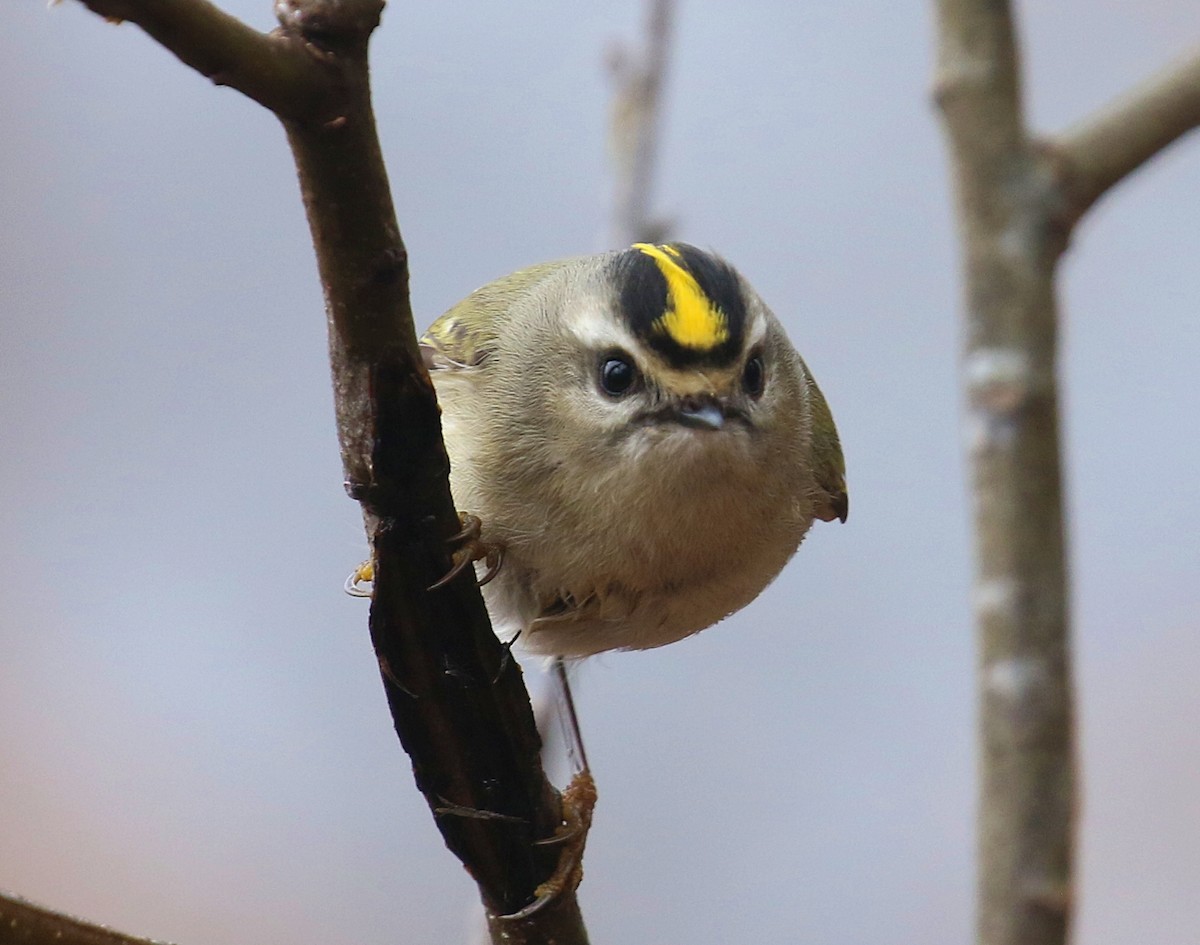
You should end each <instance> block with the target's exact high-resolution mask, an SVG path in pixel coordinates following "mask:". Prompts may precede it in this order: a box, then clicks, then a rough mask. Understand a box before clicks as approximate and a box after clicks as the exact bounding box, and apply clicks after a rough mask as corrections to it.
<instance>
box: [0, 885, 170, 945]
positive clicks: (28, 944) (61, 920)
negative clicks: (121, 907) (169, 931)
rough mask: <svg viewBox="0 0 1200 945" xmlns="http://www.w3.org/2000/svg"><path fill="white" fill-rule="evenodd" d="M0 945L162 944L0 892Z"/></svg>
mask: <svg viewBox="0 0 1200 945" xmlns="http://www.w3.org/2000/svg"><path fill="white" fill-rule="evenodd" d="M0 945H162V943H161V942H159V943H155V942H151V941H150V940H148V939H144V938H133V937H132V936H130V935H123V934H121V933H120V932H114V931H113V930H112V929H109V928H105V927H104V926H102V925H92V924H91V923H89V922H83V921H82V920H80V919H76V918H73V917H72V916H68V915H63V914H62V913H61V912H52V911H51V910H49V909H43V908H41V907H40V906H35V905H34V904H33V903H31V902H26V901H25V900H24V899H13V898H10V897H9V896H5V895H3V894H0Z"/></svg>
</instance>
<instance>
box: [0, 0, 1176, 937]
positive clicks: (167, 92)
mask: <svg viewBox="0 0 1200 945" xmlns="http://www.w3.org/2000/svg"><path fill="white" fill-rule="evenodd" d="M224 6H225V8H226V9H228V10H230V11H231V12H234V13H236V14H237V15H239V16H242V17H243V18H245V19H247V20H248V21H249V22H251V23H253V24H255V25H257V26H260V27H264V28H267V27H269V26H270V25H271V22H272V21H271V19H270V10H269V4H268V3H267V2H266V0H225V3H224ZM1021 13H1022V14H1023V21H1022V33H1023V36H1024V38H1025V59H1026V65H1027V75H1028V83H1027V85H1028V88H1029V99H1030V103H1029V111H1030V115H1031V118H1032V122H1033V124H1034V125H1035V126H1037V127H1039V128H1045V129H1054V128H1059V127H1062V126H1063V125H1064V124H1066V123H1069V122H1070V121H1072V120H1073V119H1075V118H1078V117H1080V116H1082V115H1083V114H1085V113H1086V112H1087V111H1089V110H1090V109H1092V108H1093V107H1095V106H1097V105H1099V104H1101V103H1103V102H1105V101H1107V100H1109V99H1110V98H1111V97H1112V96H1114V95H1115V94H1117V93H1119V92H1120V91H1122V90H1123V89H1125V88H1127V87H1128V86H1129V84H1130V83H1131V82H1133V81H1135V80H1137V79H1138V78H1140V77H1142V76H1144V75H1146V74H1147V73H1149V72H1150V71H1152V70H1153V69H1155V68H1157V67H1158V66H1160V65H1161V64H1163V63H1164V62H1165V61H1166V60H1167V59H1168V58H1170V57H1172V56H1174V55H1176V54H1178V53H1180V52H1182V51H1184V50H1185V49H1186V48H1187V46H1188V45H1189V43H1191V42H1194V41H1195V40H1196V39H1197V38H1198V37H1200V8H1198V7H1197V6H1196V4H1194V3H1188V2H1183V0H1160V2H1154V3H1150V4H1147V3H1145V2H1144V0H1101V2H1098V3H1097V2H1091V3H1085V2H1083V0H1059V2H1056V3H1041V4H1024V5H1022V7H1021ZM639 22H640V5H639V3H637V2H634V0H620V2H611V3H606V4H596V3H592V4H583V3H548V2H527V0H518V2H515V3H508V4H487V3H480V2H464V3H456V4H436V5H435V4H429V5H417V4H409V3H400V2H394V3H393V4H392V5H391V6H390V7H389V9H388V10H387V12H386V14H385V17H384V24H383V27H382V29H381V31H380V32H379V33H378V34H377V38H376V40H375V42H374V44H373V50H372V52H373V63H374V80H375V94H376V102H377V108H378V117H379V124H380V129H381V134H382V136H383V143H384V148H385V152H386V154H387V157H388V162H389V166H390V171H391V176H392V183H393V187H394V190H395V194H396V201H397V205H398V211H399V215H400V221H401V225H402V228H403V231H404V235H405V238H406V240H407V242H408V246H409V250H410V253H411V258H412V273H413V297H414V303H415V308H416V310H417V311H418V312H419V313H420V314H419V320H420V322H421V324H422V325H424V324H426V323H428V322H429V321H431V320H432V319H433V318H434V317H435V316H436V315H437V314H439V313H440V312H441V311H442V310H444V309H445V308H446V307H448V306H449V305H450V304H452V303H453V302H454V301H456V300H457V299H458V298H460V297H461V296H463V295H464V294H466V293H467V292H469V291H470V290H471V289H473V288H474V287H476V286H477V285H479V284H481V283H483V282H485V281H488V280H489V279H492V278H494V277H496V276H499V275H502V274H503V273H505V272H508V271H510V270H512V269H515V268H517V267H519V266H522V265H525V264H528V263H532V262H536V261H540V260H544V259H549V258H554V257H558V256H563V255H569V254H573V253H579V252H588V251H592V250H596V249H600V248H602V245H601V241H602V234H603V233H604V232H605V231H606V225H607V218H606V213H607V209H608V195H609V182H608V179H607V177H606V164H605V135H606V130H605V124H606V116H607V103H608V95H609V89H608V87H607V83H606V81H605V78H604V75H603V72H602V68H601V61H602V58H603V51H604V49H605V47H606V44H607V43H608V42H609V41H611V40H612V39H613V38H615V37H618V36H629V35H631V34H632V33H633V32H634V30H635V29H636V28H637V26H638V24H639ZM678 26H679V28H678V32H677V37H676V44H675V49H674V54H673V58H674V61H673V64H672V68H671V72H670V77H669V82H668V89H667V118H666V123H665V127H664V139H663V153H662V163H661V168H660V176H659V181H660V187H659V199H658V201H657V207H658V208H659V209H660V210H661V211H662V212H664V213H666V214H668V215H670V216H672V217H674V218H675V219H676V220H677V221H678V227H677V231H676V233H677V235H678V236H679V237H680V238H683V239H687V240H689V241H691V242H694V243H698V244H700V245H703V246H709V247H712V248H714V249H717V250H719V251H720V252H722V253H724V254H725V255H727V256H728V257H729V258H730V259H731V260H732V261H733V262H734V263H735V264H737V265H738V266H739V267H740V268H741V269H742V270H743V271H744V272H745V273H746V274H747V275H748V276H749V277H750V279H751V280H752V281H753V282H754V283H755V285H756V286H757V288H758V289H759V291H760V292H761V294H762V295H763V297H764V298H765V299H766V300H767V301H768V302H769V303H770V304H771V305H772V306H773V307H774V309H775V311H776V312H777V313H778V314H779V315H780V316H781V317H782V318H783V320H784V321H785V323H786V324H787V325H788V327H789V330H790V332H791V334H792V337H793V339H794V340H795V342H796V344H797V346H798V347H799V348H800V350H801V351H802V352H803V354H804V356H805V357H806V358H807V359H808V361H809V364H810V365H811V366H812V367H813V369H814V371H815V373H816V375H817V377H818V378H819V380H820V382H821V384H822V386H823V388H824V390H825V391H826V393H827V394H828V396H829V399H830V402H831V404H832V406H833V409H834V412H835V414H836V417H837V420H838V424H839V426H840V428H841V431H842V435H843V441H844V443H845V449H846V455H847V461H848V464H849V480H850V489H851V510H852V515H851V518H850V521H849V523H848V525H846V526H842V527H832V526H828V525H818V527H817V528H815V529H814V531H813V533H812V534H811V536H810V538H809V539H808V541H807V542H806V543H805V546H804V547H803V548H802V549H801V551H800V553H799V555H798V556H797V558H796V559H795V561H793V562H792V564H791V565H790V566H789V567H788V569H787V570H786V571H785V573H784V575H783V576H782V577H781V578H780V579H779V580H778V581H777V582H776V583H775V584H774V585H773V586H772V587H771V588H770V589H769V590H768V591H767V592H766V593H765V594H764V595H763V597H762V598H761V599H760V600H759V601H758V602H756V603H755V604H754V605H753V606H751V607H750V608H748V609H747V610H746V611H745V612H743V613H741V614H739V615H737V616H736V617H734V618H732V619H730V620H728V621H726V622H725V623H724V624H722V625H720V626H719V627H717V628H714V629H712V630H709V631H707V632H706V633H703V634H701V635H700V636H699V637H697V638H694V639H691V640H689V641H686V642H683V643H680V644H677V645H675V646H671V647H668V648H666V649H663V650H659V651H655V652H651V653H640V654H621V655H610V656H605V657H602V658H598V659H595V660H592V661H590V662H589V663H588V664H587V665H586V666H585V667H584V669H583V671H582V673H581V679H580V683H579V687H578V689H579V697H580V699H581V702H582V706H581V710H582V713H583V720H584V726H585V729H586V733H587V737H588V747H589V751H590V753H591V757H592V761H593V764H594V766H595V769H596V772H597V775H598V778H599V781H600V790H601V798H600V805H599V808H598V810H597V816H596V824H595V828H594V829H593V831H592V835H591V840H590V843H589V848H588V857H587V878H586V880H585V883H584V886H583V888H582V890H581V896H582V900H583V904H584V908H585V913H586V915H587V918H588V924H589V927H590V929H591V932H592V936H593V939H594V940H595V941H597V942H622V943H627V945H632V943H647V945H659V943H669V942H682V941H687V942H691V943H697V945H700V943H712V945H717V943H730V942H748V941H764V942H766V941H770V942H776V941H802V942H806V943H830V945H833V943H839V945H844V943H854V945H876V943H878V945H884V943H888V945H898V943H914V942H919V943H922V945H950V943H960V942H962V941H965V940H967V938H968V936H969V932H970V928H971V897H972V887H973V874H972V808H973V803H974V802H973V792H974V758H973V748H972V734H973V692H972V674H973V659H974V657H973V652H972V643H971V624H970V607H969V581H970V570H971V566H970V545H969V532H968V511H967V510H968V506H967V502H966V496H965V491H964V486H963V469H962V461H961V459H960V451H959V444H960V431H959V395H958V385H957V379H956V373H955V370H956V361H957V311H956V308H957V298H958V273H957V259H956V250H955V246H954V241H953V238H954V233H953V224H952V220H951V215H950V209H949V200H948V190H947V183H946V174H945V158H944V152H943V147H942V140H941V135H940V130H939V128H938V127H937V125H936V123H935V119H934V115H933V113H932V110H931V108H930V106H929V104H928V95H927V90H928V87H929V82H930V74H931V71H932V56H933V53H932V25H931V22H930V8H929V6H928V4H911V3H910V4H898V3H890V2H884V0H857V2H851V3H840V4H800V3H794V2H766V0H763V2H746V3H741V4H729V3H717V2H712V0H709V2H702V0H691V2H688V0H684V2H683V3H681V9H680V13H679V24H678ZM0 53H2V60H0V62H2V63H3V64H2V65H0V69H2V70H3V77H4V81H3V82H0V117H2V119H3V129H4V131H3V134H2V137H0V220H2V221H3V226H2V227H0V536H2V537H0V582H2V584H0V758H2V759H3V761H2V762H0V888H4V889H7V890H10V891H14V892H18V893H21V894H23V895H26V896H28V897H30V898H32V899H35V900H39V901H43V902H46V903H49V904H52V905H54V906H56V907H60V908H63V909H66V910H69V911H72V912H76V913H79V914H82V915H84V916H87V917H90V918H92V919H94V920H98V921H102V922H105V923H108V924H111V925H113V926H116V927H118V928H122V929H125V930H127V931H130V932H136V933H139V934H144V935H151V936H154V937H157V938H165V939H172V940H175V941H180V942H184V943H195V945H201V943H203V945H226V943H229V945H232V943H245V942H250V941H254V942H259V943H262V945H271V943H281V945H282V943H294V942H318V941H320V942H331V943H336V942H345V943H351V942H355V943H372V942H379V943H384V942H396V941H401V942H456V941H461V940H462V937H463V935H464V934H465V929H466V928H467V927H468V925H469V923H470V916H471V915H472V914H473V911H472V910H473V909H474V906H473V887H472V885H471V884H470V882H469V881H468V880H467V878H466V877H465V875H464V874H463V872H462V870H461V868H460V867H459V865H458V864H457V862H456V861H455V860H454V859H453V858H452V857H451V856H450V855H449V854H448V853H446V852H445V850H444V849H443V848H442V845H441V842H440V839H439V837H438V835H437V833H436V831H435V829H434V827H433V824H432V822H431V820H430V817H429V816H428V813H427V812H426V810H425V807H424V803H423V801H422V800H421V798H420V796H419V795H418V794H417V793H416V791H415V790H414V789H413V787H412V784H411V778H410V775H409V771H408V765H407V759H406V758H405V756H404V755H403V754H402V752H401V750H400V748H399V745H398V744H397V742H396V740H395V738H394V736H393V734H392V732H391V725H390V720H389V718H388V716H387V712H386V708H385V705H384V700H383V696H382V692H381V690H380V686H379V682H378V677H377V671H376V666H375V663H374V660H373V658H372V656H371V652H370V646H369V643H368V640H367V635H366V627H365V618H366V607H365V604H363V603H362V602H361V601H355V600H352V599H349V598H347V597H346V596H345V595H343V594H342V592H341V583H342V581H343V579H344V578H345V576H346V574H347V573H349V571H350V570H351V569H352V568H353V567H354V566H355V564H357V562H358V561H359V560H360V558H361V557H362V555H363V551H364V543H363V537H362V533H361V528H360V525H359V517H358V513H357V509H356V507H355V506H354V504H353V503H351V502H350V501H349V500H347V499H346V498H345V496H344V494H343V492H342V488H341V473H340V469H339V463H338V456H337V448H336V442H335V436H334V427H333V417H332V409H331V397H330V393H329V383H328V369H327V365H326V361H325V337H324V331H325V329H324V320H323V315H322V306H321V298H320V293H319V287H318V283H317V279H316V274H315V267H314V263H313V259H312V253H311V249H310V245H309V238H308V233H307V229H306V226H305V223H304V219H303V215H302V211H301V206H300V201H299V199H298V193H297V188H296V185H295V183H294V177H293V173H292V170H291V167H290V160H289V156H288V154H287V151H286V147H285V143H284V140H283V135H282V133H281V131H280V129H279V128H278V127H277V125H276V124H275V123H274V122H273V120H272V119H271V118H270V117H269V116H268V115H267V114H266V113H264V112H262V111H261V110H260V109H259V108H258V107H257V106H254V105H252V104H251V103H249V102H248V101H246V100H244V99H242V98H241V97H239V96H238V95H237V94H235V93H233V92H230V91H228V90H219V89H214V88H211V87H210V86H209V85H208V83H206V82H205V81H204V80H202V79H200V78H199V77H198V76H196V75H194V74H193V73H191V72H189V71H188V70H186V69H185V68H183V67H182V66H180V65H178V64H177V63H176V62H175V61H174V60H173V59H172V58H171V57H170V56H169V55H167V54H166V53H164V52H163V51H161V50H160V49H158V48H157V47H156V46H155V45H154V44H153V43H152V42H150V41H149V40H147V39H146V38H145V37H144V36H143V35H142V34H140V33H139V31H138V30H137V29H135V28H134V27H132V26H125V27H121V28H113V27H109V26H106V25H104V24H103V23H101V22H100V21H99V20H98V19H96V18H95V17H93V16H91V15H87V14H85V13H84V12H83V11H82V10H81V9H79V8H78V7H77V6H76V4H74V3H71V2H68V3H64V4H63V5H62V6H60V7H56V8H54V9H50V10H47V9H46V8H45V7H44V5H43V4H42V3H39V2H31V0H19V2H14V0H6V2H5V3H4V30H3V33H2V36H0ZM1198 207H1200V143H1198V142H1194V141H1193V142H1187V143H1184V144H1183V145H1181V146H1179V147H1177V148H1176V149H1174V150H1172V151H1171V152H1170V153H1168V154H1167V155H1165V156H1164V157H1163V158H1162V159H1160V160H1158V161H1156V162H1155V163H1154V164H1153V166H1152V167H1150V168H1148V169H1147V170H1145V171H1144V172H1142V173H1141V174H1140V175H1139V176H1138V177H1137V178H1136V179H1134V180H1132V181H1130V182H1128V183H1127V184H1126V185H1125V186H1123V187H1122V188H1121V189H1120V191H1119V192H1118V193H1116V194H1114V195H1112V196H1111V197H1110V198H1109V199H1108V200H1106V201H1105V202H1104V203H1103V205H1102V206H1101V207H1100V208H1099V209H1098V210H1097V211H1096V213H1095V214H1094V215H1093V217H1092V218H1090V219H1089V220H1088V222H1087V224H1086V225H1085V226H1084V227H1083V229H1082V230H1081V232H1080V233H1079V234H1078V236H1077V239H1076V242H1075V249H1074V252H1073V254H1072V256H1071V257H1070V259H1069V260H1068V262H1067V264H1066V266H1065V272H1064V279H1063V283H1062V300H1063V308H1064V313H1065V325H1064V332H1063V335H1064V345H1063V374H1064V382H1065V403H1066V407H1067V411H1068V412H1067V415H1066V423H1065V426H1066V434H1067V444H1066V445H1067V457H1066V460H1067V462H1066V466H1067V471H1068V474H1069V479H1070V485H1071V497H1070V508H1071V512H1072V520H1071V546H1072V552H1073V566H1074V567H1073V570H1074V579H1075V593H1074V601H1075V617H1076V638H1077V644H1078V688H1079V697H1080V703H1081V731H1082V742H1083V748H1084V753H1083V759H1082V764H1083V785H1084V802H1085V803H1084V808H1083V821H1082V849H1081V858H1082V879H1081V890H1080V925H1079V935H1078V939H1079V941H1081V942H1088V943H1090V945H1118V943H1128V942H1137V943H1138V945H1178V943H1180V942H1186V941H1195V940H1196V938H1197V936H1198V935H1200V896H1198V895H1196V893H1197V890H1198V889H1200V829H1198V825H1200V816H1198V815H1200V800H1198V799H1200V725H1198V724H1197V710H1198V708H1200V705H1198V697H1197V687H1196V684H1195V679H1196V675H1197V665H1198V663H1200V643H1198V638H1197V630H1198V629H1200V539H1198V538H1197V536H1198V535H1200V477H1198V476H1197V475H1196V470H1197V468H1200V437H1198V436H1197V433H1198V432H1200V422H1198V420H1197V418H1198V417H1200V384H1197V382H1196V372H1195V367H1194V365H1195V363H1196V360H1197V358H1198V357H1200V319H1198V318H1197V311H1198V308H1200V266H1198V265H1197V259H1198V258H1200V257H1198V253H1200V236H1198V233H1197V224H1196V221H1197V208H1198Z"/></svg>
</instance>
